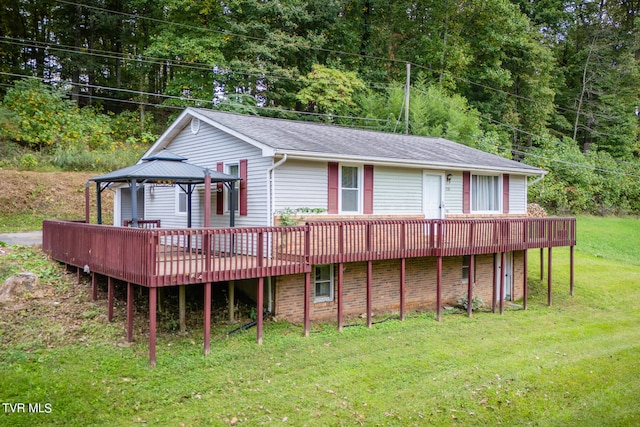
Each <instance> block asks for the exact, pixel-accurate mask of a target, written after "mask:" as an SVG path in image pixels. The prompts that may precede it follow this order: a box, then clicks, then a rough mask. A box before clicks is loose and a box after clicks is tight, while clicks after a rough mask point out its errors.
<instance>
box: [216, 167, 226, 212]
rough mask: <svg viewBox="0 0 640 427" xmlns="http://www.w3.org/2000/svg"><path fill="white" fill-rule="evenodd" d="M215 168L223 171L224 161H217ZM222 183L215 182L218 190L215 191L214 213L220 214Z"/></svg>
mask: <svg viewBox="0 0 640 427" xmlns="http://www.w3.org/2000/svg"><path fill="white" fill-rule="evenodd" d="M216 170H217V171H218V172H223V171H224V163H222V162H218V163H217V165H216ZM223 185H224V184H222V183H221V182H218V183H216V189H217V190H218V191H217V192H216V214H218V215H222V214H223V213H224V192H223V188H224V186H223Z"/></svg>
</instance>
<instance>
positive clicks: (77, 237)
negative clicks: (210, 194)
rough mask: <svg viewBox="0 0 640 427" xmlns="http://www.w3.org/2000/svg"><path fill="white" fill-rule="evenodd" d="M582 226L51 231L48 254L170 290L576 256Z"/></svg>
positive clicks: (507, 223) (505, 222)
mask: <svg viewBox="0 0 640 427" xmlns="http://www.w3.org/2000/svg"><path fill="white" fill-rule="evenodd" d="M575 224H576V223H575V218H519V219H483V220H370V221H367V220H359V221H314V222H309V223H308V224H306V225H304V226H297V227H251V228H220V229H212V228H208V229H205V228H196V229H161V228H152V229H133V228H125V227H112V226H104V225H95V224H84V223H78V222H70V221H45V222H44V224H43V249H44V251H45V252H47V253H48V254H50V255H51V257H52V258H53V259H55V260H57V261H60V262H64V263H66V264H69V265H73V266H76V267H79V268H83V269H84V268H88V269H89V270H90V271H92V272H95V273H98V274H102V275H106V276H108V277H112V278H116V279H119V280H123V281H126V282H131V283H135V284H138V285H141V286H146V287H161V286H175V285H183V284H195V283H208V282H221V281H228V280H240V279H250V278H258V277H269V276H280V275H287V274H297V273H305V272H309V271H311V267H312V266H313V265H317V264H329V263H342V262H357V261H371V260H381V259H403V258H413V257H429V256H462V255H478V254H487V253H501V252H510V251H516V250H525V249H534V248H551V247H557V246H574V245H575V243H576V237H575V235H576V226H575Z"/></svg>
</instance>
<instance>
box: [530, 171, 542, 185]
mask: <svg viewBox="0 0 640 427" xmlns="http://www.w3.org/2000/svg"><path fill="white" fill-rule="evenodd" d="M544 176H545V174H544V173H543V174H540V176H539V177H537V178H536V179H534V180H533V181H531V182H527V187H531V186H532V185H535V184H537V183H538V182H540V181H541V180H542V178H544Z"/></svg>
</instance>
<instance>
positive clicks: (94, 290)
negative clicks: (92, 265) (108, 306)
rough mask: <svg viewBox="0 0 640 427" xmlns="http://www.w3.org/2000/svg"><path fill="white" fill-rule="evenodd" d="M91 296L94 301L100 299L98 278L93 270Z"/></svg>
mask: <svg viewBox="0 0 640 427" xmlns="http://www.w3.org/2000/svg"><path fill="white" fill-rule="evenodd" d="M91 298H92V299H93V300H94V301H97V300H98V278H97V277H96V273H94V272H93V271H92V272H91Z"/></svg>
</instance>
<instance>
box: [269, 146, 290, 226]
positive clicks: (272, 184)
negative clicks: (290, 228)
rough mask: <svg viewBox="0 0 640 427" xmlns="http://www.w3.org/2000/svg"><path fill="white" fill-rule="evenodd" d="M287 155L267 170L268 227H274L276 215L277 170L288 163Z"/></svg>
mask: <svg viewBox="0 0 640 427" xmlns="http://www.w3.org/2000/svg"><path fill="white" fill-rule="evenodd" d="M287 157H288V156H287V154H285V155H284V156H283V157H282V158H281V159H280V160H278V162H277V163H274V164H273V166H271V167H270V168H269V169H267V183H268V185H269V188H268V190H267V225H268V226H272V225H273V215H274V214H275V212H274V210H273V204H274V201H275V198H276V174H275V172H274V171H275V169H276V168H278V167H280V166H281V165H282V164H283V163H284V162H286V161H287Z"/></svg>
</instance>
